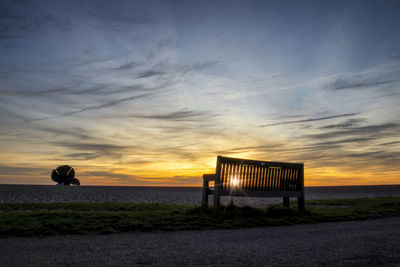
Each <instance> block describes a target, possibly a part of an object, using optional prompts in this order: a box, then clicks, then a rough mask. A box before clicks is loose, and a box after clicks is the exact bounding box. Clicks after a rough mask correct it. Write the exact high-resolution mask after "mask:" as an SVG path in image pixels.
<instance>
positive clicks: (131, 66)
mask: <svg viewBox="0 0 400 267" xmlns="http://www.w3.org/2000/svg"><path fill="white" fill-rule="evenodd" d="M142 65H143V62H136V61H131V62H128V63H125V64H122V65H120V66H118V67H117V68H115V70H124V71H125V70H131V69H135V68H137V67H140V66H142Z"/></svg>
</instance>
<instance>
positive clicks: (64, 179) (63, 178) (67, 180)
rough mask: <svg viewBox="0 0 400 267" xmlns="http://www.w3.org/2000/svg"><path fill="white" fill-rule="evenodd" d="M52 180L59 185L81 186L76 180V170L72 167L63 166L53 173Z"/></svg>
mask: <svg viewBox="0 0 400 267" xmlns="http://www.w3.org/2000/svg"><path fill="white" fill-rule="evenodd" d="M51 179H52V180H53V181H54V182H56V183H58V184H59V185H71V184H72V185H80V182H79V180H78V179H76V178H75V170H74V168H72V167H71V166H68V165H62V166H58V167H57V168H56V169H53V170H52V171H51Z"/></svg>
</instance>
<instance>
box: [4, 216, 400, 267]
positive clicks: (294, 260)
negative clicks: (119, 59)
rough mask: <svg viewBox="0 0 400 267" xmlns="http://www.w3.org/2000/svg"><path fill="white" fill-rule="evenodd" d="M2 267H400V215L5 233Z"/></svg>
mask: <svg viewBox="0 0 400 267" xmlns="http://www.w3.org/2000/svg"><path fill="white" fill-rule="evenodd" d="M0 251H1V258H0V266H72V265H75V266H76V265H79V266H132V265H156V266H165V265H179V266H183V265H185V266H204V265H224V266H233V265H239V266H241V265H243V266H244V265H252V266H400V218H398V217H395V218H387V219H379V220H368V221H350V222H336V223H320V224H312V225H295V226H279V227H268V228H253V229H240V230H202V231H177V232H150V233H139V232H137V233H123V234H110V235H86V236H78V235H73V236H53V237H45V238H1V239H0Z"/></svg>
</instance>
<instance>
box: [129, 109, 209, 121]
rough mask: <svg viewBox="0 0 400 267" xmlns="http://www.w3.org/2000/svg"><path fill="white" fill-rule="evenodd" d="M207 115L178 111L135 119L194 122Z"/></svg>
mask: <svg viewBox="0 0 400 267" xmlns="http://www.w3.org/2000/svg"><path fill="white" fill-rule="evenodd" d="M205 115H207V114H206V113H204V112H195V111H192V110H184V111H176V112H172V113H168V114H156V115H134V116H133V117H135V118H142V119H156V120H172V121H193V120H196V121H197V120H201V119H202V117H204V116H205Z"/></svg>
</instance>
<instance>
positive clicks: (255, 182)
mask: <svg viewBox="0 0 400 267" xmlns="http://www.w3.org/2000/svg"><path fill="white" fill-rule="evenodd" d="M210 181H214V182H215V184H214V188H213V189H212V188H209V182H210ZM209 194H213V195H214V208H216V209H219V206H220V197H221V196H246V197H283V204H284V206H285V207H289V198H290V197H297V199H298V208H299V209H300V210H305V203H304V164H303V163H286V162H269V161H258V160H248V159H238V158H228V157H222V156H218V157H217V167H216V171H215V174H205V175H203V196H202V207H203V208H206V207H208V195H209Z"/></svg>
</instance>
